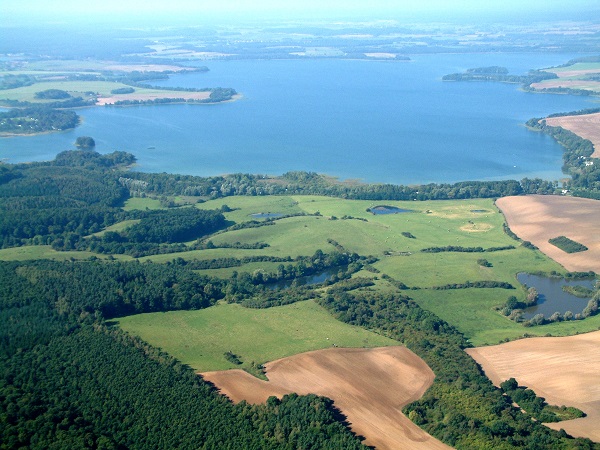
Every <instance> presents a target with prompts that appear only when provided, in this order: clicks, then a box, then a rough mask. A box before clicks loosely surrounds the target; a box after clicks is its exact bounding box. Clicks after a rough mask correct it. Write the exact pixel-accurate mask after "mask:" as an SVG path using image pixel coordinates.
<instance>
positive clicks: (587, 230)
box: [496, 195, 600, 273]
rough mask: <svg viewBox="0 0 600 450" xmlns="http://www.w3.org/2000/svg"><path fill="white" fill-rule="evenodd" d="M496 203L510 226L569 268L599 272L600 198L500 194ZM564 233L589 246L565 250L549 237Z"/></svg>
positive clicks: (517, 233) (523, 237)
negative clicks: (584, 248)
mask: <svg viewBox="0 0 600 450" xmlns="http://www.w3.org/2000/svg"><path fill="white" fill-rule="evenodd" d="M496 205H497V206H498V208H500V210H501V211H502V213H503V214H504V217H505V218H506V221H507V223H508V226H509V227H510V229H511V230H512V231H513V232H514V233H515V234H516V235H517V236H519V237H520V238H521V239H523V240H525V241H530V242H532V243H533V244H535V245H536V246H537V247H539V249H540V250H541V251H542V252H543V253H545V254H546V255H547V256H548V257H550V258H552V259H553V260H555V261H557V262H558V263H559V264H561V265H562V266H563V267H565V268H566V269H567V270H570V271H580V272H587V271H590V270H593V271H594V272H596V273H600V201H599V200H591V199H587V198H577V197H563V196H558V195H526V196H517V197H503V198H500V199H498V200H497V201H496ZM558 236H566V237H568V238H569V239H572V240H574V241H576V242H579V243H580V244H583V245H585V246H586V247H588V250H586V251H584V252H579V253H566V252H564V251H562V250H561V249H559V248H558V247H555V246H554V245H552V244H550V243H549V242H548V239H551V238H555V237H558Z"/></svg>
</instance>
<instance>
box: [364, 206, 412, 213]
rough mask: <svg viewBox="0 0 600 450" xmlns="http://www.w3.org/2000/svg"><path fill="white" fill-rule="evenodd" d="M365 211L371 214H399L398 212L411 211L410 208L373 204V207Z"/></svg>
mask: <svg viewBox="0 0 600 450" xmlns="http://www.w3.org/2000/svg"><path fill="white" fill-rule="evenodd" d="M367 211H368V212H370V213H371V214H399V213H406V212H412V210H411V209H402V208H397V207H395V206H387V205H379V206H374V207H373V208H369V209H367Z"/></svg>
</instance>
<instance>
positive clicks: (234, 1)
mask: <svg viewBox="0 0 600 450" xmlns="http://www.w3.org/2000/svg"><path fill="white" fill-rule="evenodd" d="M542 12H543V16H542V17H551V16H556V18H557V19H562V18H565V19H580V20H593V19H594V17H596V18H597V17H599V15H600V2H598V1H596V0H569V1H568V2H567V1H564V0H416V1H415V0H395V1H393V0H368V1H367V0H168V1H167V0H88V1H82V0H54V1H48V0H19V1H11V0H7V1H1V2H0V24H2V25H7V24H10V23H11V22H13V21H17V20H23V19H25V18H26V17H29V18H30V19H46V20H57V19H66V18H70V17H73V16H75V17H80V18H88V19H89V18H90V17H96V18H107V17H113V18H119V19H124V18H126V17H127V16H129V18H131V19H132V20H135V19H136V18H142V17H147V16H151V17H154V18H159V17H170V16H178V17H187V18H189V19H194V20H200V19H202V18H208V17H211V18H213V17H218V16H222V17H228V16H229V17H235V18H247V19H250V20H252V19H260V18H287V19H293V18H302V19H304V18H315V19H318V18H327V19H331V18H335V17H338V16H339V17H346V18H350V17H354V18H363V17H364V18H380V19H384V18H396V19H401V18H403V17H406V18H418V17H423V18H424V19H433V18H435V19H437V20H443V19H444V18H445V17H461V16H464V17H477V16H481V17H483V16H485V17H492V18H493V17H497V18H498V19H502V18H507V19H508V20H510V19H511V18H513V17H515V16H518V15H519V14H527V15H529V14H531V13H542Z"/></svg>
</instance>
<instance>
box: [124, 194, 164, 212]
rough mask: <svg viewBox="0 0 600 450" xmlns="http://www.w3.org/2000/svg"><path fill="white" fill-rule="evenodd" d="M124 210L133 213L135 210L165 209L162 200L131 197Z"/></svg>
mask: <svg viewBox="0 0 600 450" xmlns="http://www.w3.org/2000/svg"><path fill="white" fill-rule="evenodd" d="M123 209H124V210H125V211H132V210H134V209H141V210H146V209H164V208H163V207H162V206H161V205H160V200H158V199H156V198H149V197H146V198H141V197H131V198H128V199H127V201H126V202H125V205H124V206H123Z"/></svg>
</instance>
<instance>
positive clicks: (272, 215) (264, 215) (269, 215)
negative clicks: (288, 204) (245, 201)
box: [250, 212, 283, 219]
mask: <svg viewBox="0 0 600 450" xmlns="http://www.w3.org/2000/svg"><path fill="white" fill-rule="evenodd" d="M250 217H252V218H253V219H276V218H277V217H283V214H281V213H271V212H268V213H255V214H250Z"/></svg>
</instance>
